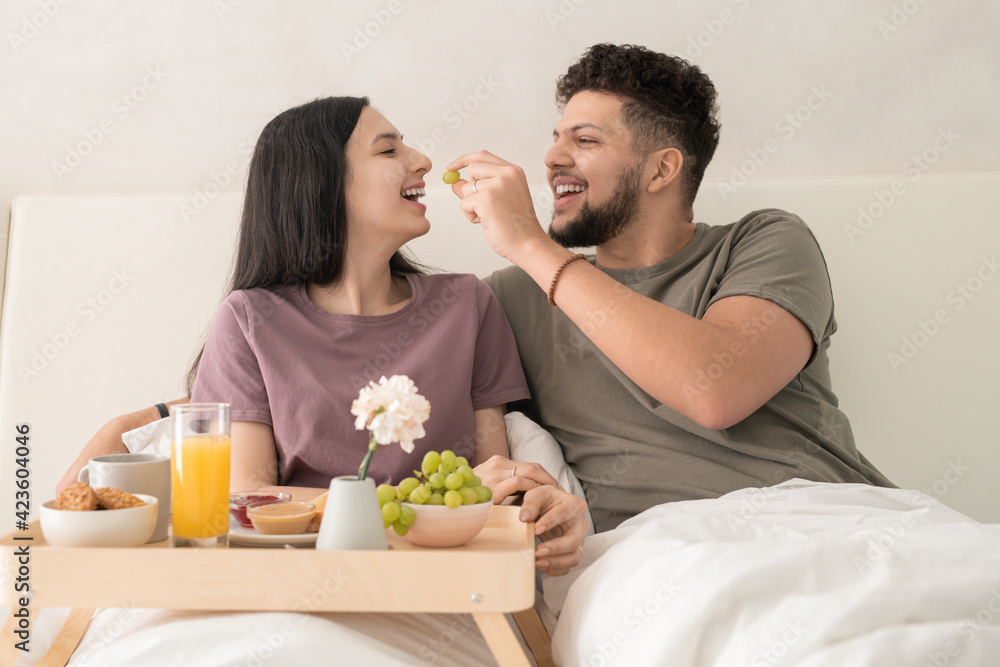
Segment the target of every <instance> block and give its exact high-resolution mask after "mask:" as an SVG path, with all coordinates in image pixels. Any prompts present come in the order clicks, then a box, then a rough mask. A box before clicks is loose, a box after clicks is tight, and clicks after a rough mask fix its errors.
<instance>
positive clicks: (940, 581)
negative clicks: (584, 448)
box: [544, 480, 1000, 667]
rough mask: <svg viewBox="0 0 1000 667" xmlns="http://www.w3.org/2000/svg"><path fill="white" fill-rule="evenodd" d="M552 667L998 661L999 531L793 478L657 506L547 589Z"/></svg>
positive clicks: (597, 545)
mask: <svg viewBox="0 0 1000 667" xmlns="http://www.w3.org/2000/svg"><path fill="white" fill-rule="evenodd" d="M544 586H545V601H546V603H547V604H548V606H549V607H550V608H551V609H552V610H553V611H555V612H556V613H560V612H561V614H560V616H559V623H558V625H557V627H556V630H555V632H554V634H553V638H552V641H553V644H552V648H553V657H554V659H555V660H556V662H557V664H560V665H573V666H591V667H600V666H601V665H670V667H685V666H687V665H719V666H729V665H749V666H750V667H771V666H773V665H796V666H799V667H802V666H808V667H816V666H819V665H824V666H825V665H830V666H838V667H839V666H841V665H850V666H851V667H863V666H865V665H872V666H876V665H877V666H879V667H881V666H885V665H914V666H920V667H922V666H924V665H927V666H928V667H944V666H945V665H947V666H948V667H955V666H956V665H976V666H980V665H982V666H987V665H989V666H995V665H998V664H1000V525H993V524H990V525H984V524H980V523H977V522H975V521H973V520H972V519H970V518H968V517H966V516H964V515H962V514H960V513H958V512H955V511H954V510H951V509H949V508H947V507H945V506H944V505H942V504H941V503H939V502H937V501H935V500H934V499H932V498H930V497H929V496H926V495H924V494H921V493H918V492H915V491H906V490H899V489H881V488H876V487H870V486H866V485H856V484H817V483H812V482H804V481H802V480H793V481H791V482H786V483H784V484H782V485H779V486H776V487H771V488H767V489H744V490H741V491H737V492H734V493H730V494H728V495H726V496H723V497H721V498H718V499H713V500H698V501H688V502H679V503H671V504H666V505H660V506H657V507H654V508H651V509H649V510H647V511H646V512H643V513H642V514H640V515H639V516H637V517H634V518H633V519H630V520H629V521H626V522H625V523H623V524H622V525H621V526H619V527H618V528H617V529H616V530H613V531H609V532H606V533H600V534H597V535H594V536H591V537H588V538H587V540H586V545H585V547H584V559H583V562H582V563H581V565H580V566H579V567H577V568H575V569H574V570H573V571H572V572H571V573H570V574H569V575H567V576H566V577H561V578H548V579H546V580H545V583H544Z"/></svg>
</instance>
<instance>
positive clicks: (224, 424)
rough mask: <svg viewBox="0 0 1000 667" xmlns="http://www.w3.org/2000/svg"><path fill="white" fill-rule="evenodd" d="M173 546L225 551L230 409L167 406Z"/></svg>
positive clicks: (221, 405)
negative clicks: (168, 416) (216, 548)
mask: <svg viewBox="0 0 1000 667" xmlns="http://www.w3.org/2000/svg"><path fill="white" fill-rule="evenodd" d="M170 425H171V427H172V432H173V437H172V442H171V450H170V462H171V485H170V497H171V502H170V508H171V512H172V515H173V516H172V525H173V538H174V540H173V544H174V546H175V547H228V546H229V404H228V403H188V404H187V405H173V406H171V407H170Z"/></svg>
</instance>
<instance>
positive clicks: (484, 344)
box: [472, 279, 531, 410]
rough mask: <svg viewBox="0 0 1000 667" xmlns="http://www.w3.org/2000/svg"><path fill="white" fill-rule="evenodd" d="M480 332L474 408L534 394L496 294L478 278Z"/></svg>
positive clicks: (473, 378)
mask: <svg viewBox="0 0 1000 667" xmlns="http://www.w3.org/2000/svg"><path fill="white" fill-rule="evenodd" d="M476 299H477V305H478V309H479V333H478V334H477V336H476V351H475V358H474V362H473V369H472V409H473V410H482V409H485V408H491V407H493V406H496V405H503V404H506V403H512V402H514V401H519V400H522V399H527V398H530V397H531V394H530V393H529V392H528V383H527V382H526V381H525V379H524V370H523V369H522V368H521V359H520V358H519V357H518V355H517V344H516V342H515V341H514V333H513V332H512V331H511V329H510V324H509V323H508V322H507V317H506V316H505V315H504V313H503V309H502V308H501V307H500V302H499V301H497V298H496V296H495V295H494V294H493V292H492V291H491V290H490V288H489V287H487V286H486V285H485V284H484V283H483V282H482V281H480V280H478V279H477V280H476Z"/></svg>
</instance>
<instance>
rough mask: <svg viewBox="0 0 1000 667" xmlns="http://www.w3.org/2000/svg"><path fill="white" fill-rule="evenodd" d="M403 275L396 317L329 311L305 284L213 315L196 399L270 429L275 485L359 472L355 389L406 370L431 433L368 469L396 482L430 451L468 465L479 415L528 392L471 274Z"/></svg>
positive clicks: (362, 435)
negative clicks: (405, 296)
mask: <svg viewBox="0 0 1000 667" xmlns="http://www.w3.org/2000/svg"><path fill="white" fill-rule="evenodd" d="M404 275H405V276H406V279H407V280H408V281H409V283H410V287H411V288H412V291H413V296H412V298H411V299H410V301H409V302H408V303H406V304H405V305H404V306H403V307H402V308H401V309H399V310H398V311H396V312H394V313H391V314H389V315H376V316H365V315H335V314H333V313H328V312H326V311H324V310H321V309H320V308H319V307H317V306H316V305H315V304H314V303H313V302H312V301H310V300H309V297H308V295H307V294H306V286H305V285H290V286H282V287H275V288H268V289H263V288H257V289H251V290H238V291H235V292H233V293H232V294H230V295H229V296H228V297H227V298H226V299H225V301H223V302H222V304H221V305H220V306H219V309H218V311H217V312H216V314H215V319H214V320H213V321H212V327H211V329H210V330H209V334H208V340H207V341H206V343H205V351H204V353H203V355H202V358H201V364H200V365H199V367H198V377H197V379H196V381H195V385H194V391H193V393H192V396H191V400H192V401H194V402H202V401H209V402H225V403H230V404H231V405H232V412H231V416H232V420H233V421H254V422H263V423H265V424H270V425H271V426H272V428H273V429H274V441H275V445H276V446H277V450H278V477H279V479H278V483H279V484H282V485H288V486H314V487H316V486H318V487H323V486H327V485H328V484H329V482H330V478H331V477H334V476H338V475H356V474H357V472H358V467H359V466H360V465H361V461H362V459H364V456H365V453H366V452H367V448H368V432H367V431H359V430H356V429H355V428H354V419H355V418H354V415H352V414H351V402H352V401H354V399H356V398H357V397H358V391H359V390H360V389H361V387H363V386H365V385H367V384H368V382H369V381H371V380H375V381H378V379H379V378H380V377H382V376H383V375H384V376H386V377H389V376H392V375H407V376H409V377H410V379H411V380H413V382H414V383H415V384H416V386H417V391H418V392H419V393H420V394H422V395H423V396H424V397H425V398H427V400H428V401H430V404H431V413H430V417H429V418H428V420H427V421H426V422H425V423H424V430H425V431H426V432H427V435H426V436H425V437H423V438H420V439H418V440H416V441H415V443H414V445H415V449H414V451H413V453H411V454H406V453H405V452H403V451H402V449H401V448H400V447H399V445H398V444H395V443H394V444H391V445H384V446H382V447H379V449H378V451H377V452H375V456H374V457H373V459H372V463H371V466H370V467H369V472H368V474H369V476H370V477H371V478H372V479H374V480H375V482H376V484H381V483H383V482H393V483H398V482H399V481H400V480H401V479H403V478H404V477H407V476H410V475H412V471H413V470H415V469H416V470H419V469H420V462H421V460H422V459H423V455H424V452H426V451H428V450H432V449H433V450H437V451H441V450H444V449H451V450H453V451H455V453H456V454H459V455H462V456H465V457H466V458H468V459H469V460H470V461H472V457H473V432H474V419H473V411H474V410H481V409H483V408H489V407H493V406H497V405H503V404H505V403H509V402H512V401H517V400H521V399H525V398H528V397H529V393H528V388H527V384H526V382H525V379H524V372H523V371H522V370H521V362H520V360H519V359H518V355H517V346H516V344H515V342H514V336H513V334H512V333H511V330H510V325H509V324H508V323H507V319H506V317H505V316H504V313H503V310H502V309H501V308H500V304H499V303H498V302H497V299H496V297H495V296H494V295H493V292H492V291H491V290H490V289H489V288H488V287H487V286H486V285H485V284H484V283H483V282H482V281H480V280H479V279H478V278H476V277H475V276H473V275H465V274H436V275H419V274H404ZM234 446H236V447H238V446H239V443H235V444H234ZM234 455H238V454H236V453H235V452H234Z"/></svg>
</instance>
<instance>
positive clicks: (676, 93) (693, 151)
mask: <svg viewBox="0 0 1000 667" xmlns="http://www.w3.org/2000/svg"><path fill="white" fill-rule="evenodd" d="M583 90H591V91H594V92H600V93H610V94H612V95H616V96H618V97H620V98H622V100H623V103H624V104H623V108H622V119H623V121H624V123H625V125H626V127H628V128H629V130H630V131H631V132H632V150H633V151H634V152H635V153H637V154H639V155H648V154H649V153H651V152H653V151H655V150H658V149H660V148H666V147H673V148H677V149H678V150H680V152H681V153H682V154H683V155H684V167H685V169H684V172H685V173H684V174H683V178H684V180H683V181H682V184H683V186H684V190H685V192H686V194H687V198H688V204H691V203H692V202H694V197H695V195H696V194H697V192H698V186H699V185H701V179H702V177H703V176H704V175H705V167H707V166H708V163H709V162H710V161H711V160H712V156H713V155H714V154H715V148H716V146H718V145H719V121H718V120H717V119H716V117H715V116H716V113H717V112H718V106H717V105H716V93H715V86H714V85H713V84H712V81H711V80H710V79H709V78H708V77H707V76H705V74H704V73H703V72H702V71H701V70H700V69H698V67H696V66H695V65H692V64H691V63H689V62H688V61H686V60H683V59H681V58H677V57H674V56H668V55H665V54H662V53H656V52H655V51H650V50H649V49H647V48H645V47H642V46H635V45H624V46H618V45H615V44H596V45H594V46H592V47H590V49H588V50H587V52H586V53H584V54H583V56H581V58H580V60H578V61H577V62H576V63H574V64H573V65H571V66H570V68H569V70H567V72H566V74H565V75H563V76H562V77H560V79H559V80H558V82H557V83H556V102H557V103H558V104H559V107H560V109H562V108H563V107H565V106H566V103H567V102H569V100H570V98H571V97H573V96H574V95H576V94H577V93H579V92H580V91H583Z"/></svg>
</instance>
